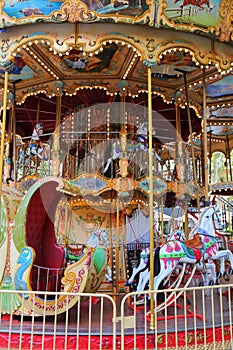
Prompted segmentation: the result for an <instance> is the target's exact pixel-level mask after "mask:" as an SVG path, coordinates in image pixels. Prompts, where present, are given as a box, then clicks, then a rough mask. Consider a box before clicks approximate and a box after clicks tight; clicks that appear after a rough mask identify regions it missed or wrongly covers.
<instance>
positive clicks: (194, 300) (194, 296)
mask: <svg viewBox="0 0 233 350" xmlns="http://www.w3.org/2000/svg"><path fill="white" fill-rule="evenodd" d="M193 313H194V315H193V320H194V337H195V339H194V341H195V348H197V312H196V289H194V290H193Z"/></svg>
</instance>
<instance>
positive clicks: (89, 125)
mask: <svg viewBox="0 0 233 350" xmlns="http://www.w3.org/2000/svg"><path fill="white" fill-rule="evenodd" d="M90 130H91V110H90V108H89V109H88V111H87V131H88V132H90ZM87 139H88V140H89V139H90V134H88V135H87Z"/></svg>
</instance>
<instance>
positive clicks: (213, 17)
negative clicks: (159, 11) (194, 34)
mask: <svg viewBox="0 0 233 350" xmlns="http://www.w3.org/2000/svg"><path fill="white" fill-rule="evenodd" d="M166 3H167V7H166V9H165V10H164V14H165V16H166V17H167V18H168V19H170V20H172V21H174V22H175V23H177V24H178V23H185V24H191V23H192V24H195V25H198V26H201V27H204V28H208V27H212V26H216V24H217V23H218V22H219V21H220V16H219V4H220V0H167V1H166Z"/></svg>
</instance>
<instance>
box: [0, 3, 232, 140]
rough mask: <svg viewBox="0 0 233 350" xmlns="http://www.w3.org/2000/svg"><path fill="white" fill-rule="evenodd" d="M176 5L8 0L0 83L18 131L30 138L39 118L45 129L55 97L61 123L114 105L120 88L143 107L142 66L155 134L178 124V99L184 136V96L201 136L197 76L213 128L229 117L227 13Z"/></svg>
mask: <svg viewBox="0 0 233 350" xmlns="http://www.w3.org/2000/svg"><path fill="white" fill-rule="evenodd" d="M176 3H177V4H175V5H174V2H173V1H170V0H167V1H164V0H162V1H159V2H158V8H157V11H155V8H154V6H153V5H152V4H148V3H147V2H143V1H142V2H137V1H125V2H122V1H118V2H117V1H114V2H111V3H108V2H103V1H102V2H101V1H98V2H91V3H89V2H86V1H83V2H82V1H73V0H69V1H40V4H38V3H37V2H35V1H30V3H29V2H22V1H15V0H13V1H5V2H4V4H3V5H2V6H3V7H2V18H1V21H2V22H1V23H2V25H1V27H2V29H1V36H2V42H3V45H2V54H1V58H0V67H1V69H0V85H1V86H2V87H3V86H4V77H5V70H8V72H9V86H8V89H9V91H10V92H11V93H15V101H16V132H17V133H18V134H20V135H21V136H23V137H29V136H30V135H31V134H32V130H33V127H34V125H35V123H36V121H38V120H39V121H40V122H42V123H43V125H44V131H45V133H46V134H50V133H52V132H53V130H54V128H55V119H56V96H57V95H59V94H62V102H61V118H62V119H63V118H64V117H65V116H66V115H67V114H69V113H70V112H71V111H72V112H73V111H76V110H77V109H80V107H85V108H89V107H90V106H92V105H95V104H99V103H107V104H108V105H111V104H112V103H114V102H120V101H122V98H121V96H122V93H123V92H124V91H125V93H126V98H125V99H126V102H127V103H132V104H134V105H135V108H137V107H138V106H144V104H145V101H147V91H148V68H147V66H150V67H151V72H152V94H153V105H152V107H153V110H156V111H157V114H156V115H155V117H154V121H153V123H154V127H155V128H156V129H157V132H158V133H160V132H162V131H163V130H165V132H166V133H167V128H166V127H165V126H164V125H163V123H164V119H166V120H168V121H169V122H171V124H172V126H173V127H176V116H175V102H178V103H179V104H180V106H181V107H182V109H181V118H180V119H181V132H182V137H183V138H184V140H186V141H187V140H188V135H189V133H190V130H189V127H188V120H187V111H186V105H187V97H188V100H189V106H190V108H191V119H192V132H193V133H195V134H197V135H198V134H200V133H201V118H202V114H203V111H202V110H203V86H204V85H203V82H204V84H205V86H206V105H207V107H208V119H209V123H210V125H212V126H210V127H211V128H212V129H211V130H213V127H214V126H213V125H214V123H220V120H221V123H222V119H224V120H225V119H226V120H227V123H231V121H232V113H231V110H232V107H231V104H232V89H233V88H232V87H233V76H232V57H233V48H232V44H231V41H230V35H231V32H232V26H231V23H230V22H229V16H228V15H226V14H225V12H224V10H225V8H223V5H222V4H221V3H219V1H213V2H212V3H211V4H210V3H209V2H205V3H204V2H203V4H201V6H199V5H192V3H191V2H185V3H182V1H176ZM97 4H98V6H97ZM225 7H227V4H226V5H225ZM182 9H183V10H184V12H185V15H184V13H182ZM229 11H232V10H230V8H229ZM224 14H225V15H224ZM93 22H94V23H93ZM129 25H130V27H129ZM223 28H228V29H227V30H225V31H223V30H221V29H223ZM186 87H187V91H186ZM187 93H188V95H187ZM2 97H3V92H2ZM143 119H145V118H144V117H143V116H142V120H143ZM216 120H217V121H216ZM224 130H226V129H224V128H222V135H225V136H226V135H228V137H229V138H230V140H231V133H229V132H228V131H227V132H224ZM211 134H212V136H213V135H215V133H214V132H212V131H211ZM222 135H221V136H222ZM217 136H218V135H216V137H217ZM161 137H163V135H162V136H161ZM212 140H213V138H212ZM173 141H174V138H173V137H170V138H169V137H168V138H167V142H173ZM196 142H197V147H198V140H197V141H196Z"/></svg>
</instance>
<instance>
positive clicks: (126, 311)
mask: <svg viewBox="0 0 233 350" xmlns="http://www.w3.org/2000/svg"><path fill="white" fill-rule="evenodd" d="M232 287H233V285H218V286H208V287H192V288H186V289H184V288H183V289H175V290H172V291H170V290H168V289H166V290H159V291H158V292H154V291H153V292H152V291H146V292H143V293H141V294H139V293H128V294H125V295H119V296H113V297H112V296H109V295H106V294H100V293H96V294H88V293H76V294H74V293H68V294H64V293H55V292H52V293H51V292H50V293H49V292H47V293H45V292H37V297H40V300H41V302H42V303H44V304H46V303H50V302H54V300H55V303H56V301H57V300H58V299H59V296H61V295H63V296H64V298H65V302H66V303H67V308H66V310H65V312H64V313H62V314H58V313H56V307H55V311H54V313H53V315H52V314H51V315H48V314H47V313H46V311H44V312H42V314H41V315H36V313H35V312H33V310H34V309H33V307H34V306H33V305H32V309H31V310H29V309H28V304H27V298H29V297H31V296H33V295H34V293H35V292H32V291H27V292H21V291H20V292H19V291H18V292H17V291H12V290H1V291H0V309H1V319H0V349H1V350H3V349H25V350H26V349H29V350H35V349H36V350H37V349H40V350H43V349H46V350H55V349H56V350H60V349H63V350H73V349H79V350H89V349H91V350H94V349H109V350H110V349H111V350H125V349H131V350H139V349H143V350H147V349H153V350H158V349H169V350H171V349H176V350H183V349H189V350H190V349H202V350H205V349H208V350H209V349H216V350H224V349H225V350H230V349H232V350H233V329H232V312H233V305H232V301H233V300H232V298H233V296H232ZM23 295H25V297H26V298H25V299H24V298H22V296H23ZM74 296H75V297H77V303H76V304H75V305H74V306H73V307H72V308H71V309H69V298H73V297H74ZM151 298H154V301H155V308H156V312H155V313H154V318H153V317H152V318H151V313H150V312H151V310H150V299H151ZM19 299H21V302H22V305H21V308H20V311H16V312H15V313H11V314H10V315H7V314H4V310H5V309H4V310H3V308H2V306H3V305H6V301H8V307H9V308H12V307H13V305H14V303H15V302H16V300H18V301H19Z"/></svg>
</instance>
